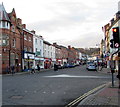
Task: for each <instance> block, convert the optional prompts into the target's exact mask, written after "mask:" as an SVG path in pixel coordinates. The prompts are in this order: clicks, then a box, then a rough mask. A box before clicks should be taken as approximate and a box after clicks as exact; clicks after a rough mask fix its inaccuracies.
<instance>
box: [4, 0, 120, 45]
mask: <svg viewBox="0 0 120 107" xmlns="http://www.w3.org/2000/svg"><path fill="white" fill-rule="evenodd" d="M118 1H119V0H114V1H113V0H35V1H34V0H30V1H28V0H24V1H23V0H20V1H16V0H4V4H5V8H7V9H6V10H11V11H12V8H15V10H16V14H17V16H18V17H20V18H22V19H23V23H26V24H27V28H28V29H29V30H32V29H34V30H35V31H36V32H37V34H38V35H42V36H43V37H44V38H45V39H46V40H48V41H50V42H58V43H60V44H61V45H62V44H63V45H69V44H71V45H74V46H81V47H87V46H88V47H89V46H95V44H98V42H99V43H100V39H101V38H102V37H103V34H102V29H101V28H102V26H104V25H105V24H107V23H108V22H109V21H110V20H111V18H113V16H114V14H115V13H116V12H117V8H118V7H117V5H118ZM23 2H24V3H23ZM8 4H9V5H8ZM86 41H88V42H86Z"/></svg>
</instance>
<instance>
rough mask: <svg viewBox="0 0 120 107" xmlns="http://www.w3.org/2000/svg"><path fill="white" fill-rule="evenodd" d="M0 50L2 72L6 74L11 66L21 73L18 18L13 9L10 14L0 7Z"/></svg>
mask: <svg viewBox="0 0 120 107" xmlns="http://www.w3.org/2000/svg"><path fill="white" fill-rule="evenodd" d="M0 13H1V15H0V31H1V34H0V48H1V53H2V55H1V57H2V58H0V60H2V61H1V62H2V71H1V72H0V73H6V71H8V68H10V67H11V66H14V67H15V71H16V72H19V71H21V68H22V65H21V51H22V50H21V45H20V44H21V34H20V32H19V29H18V18H17V17H16V13H15V9H13V10H12V12H11V13H7V12H6V11H5V8H4V6H3V4H2V5H0Z"/></svg>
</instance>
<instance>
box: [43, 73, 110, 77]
mask: <svg viewBox="0 0 120 107" xmlns="http://www.w3.org/2000/svg"><path fill="white" fill-rule="evenodd" d="M44 77H50V78H56V77H59V78H62V77H65V78H109V77H105V76H76V75H66V74H61V75H52V76H44Z"/></svg>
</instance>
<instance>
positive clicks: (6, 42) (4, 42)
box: [0, 34, 9, 46]
mask: <svg viewBox="0 0 120 107" xmlns="http://www.w3.org/2000/svg"><path fill="white" fill-rule="evenodd" d="M0 42H1V43H0V45H2V46H7V45H9V36H8V35H6V34H3V35H2V37H1V40H0Z"/></svg>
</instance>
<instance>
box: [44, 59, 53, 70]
mask: <svg viewBox="0 0 120 107" xmlns="http://www.w3.org/2000/svg"><path fill="white" fill-rule="evenodd" d="M44 68H45V69H50V68H51V59H50V58H44Z"/></svg>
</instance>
